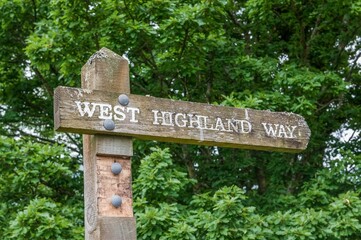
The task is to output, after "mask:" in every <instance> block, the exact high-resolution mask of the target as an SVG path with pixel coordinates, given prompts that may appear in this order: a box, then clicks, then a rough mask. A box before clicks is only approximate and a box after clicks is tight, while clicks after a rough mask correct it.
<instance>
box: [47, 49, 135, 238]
mask: <svg viewBox="0 0 361 240" xmlns="http://www.w3.org/2000/svg"><path fill="white" fill-rule="evenodd" d="M82 87H83V88H86V89H92V90H103V91H106V90H107V89H113V91H122V92H125V93H129V92H130V88H129V66H128V61H127V60H126V59H124V58H122V57H121V56H119V55H117V54H115V53H114V52H112V51H110V50H108V49H106V48H102V49H101V50H100V51H98V52H96V53H95V54H94V55H93V56H92V57H91V58H90V59H89V60H88V62H87V63H86V64H85V65H84V66H83V68H82ZM57 104H58V102H56V101H55V104H54V105H55V106H57ZM55 121H56V119H55ZM88 133H89V134H93V133H92V132H88ZM83 148H84V150H83V151H84V152H83V155H84V205H85V219H84V220H85V239H86V240H110V239H120V240H135V239H136V225H135V218H134V216H133V207H132V202H133V201H132V188H131V185H132V178H131V156H133V143H132V139H131V138H129V137H123V136H111V135H98V134H97V135H87V134H84V135H83ZM113 162H119V163H121V164H122V167H123V170H122V172H121V173H120V174H119V175H114V174H113V173H112V172H111V164H112V163H113ZM114 194H117V195H119V196H120V197H122V200H123V204H122V205H121V206H120V207H119V208H115V207H113V206H112V204H111V197H112V196H113V195H114Z"/></svg>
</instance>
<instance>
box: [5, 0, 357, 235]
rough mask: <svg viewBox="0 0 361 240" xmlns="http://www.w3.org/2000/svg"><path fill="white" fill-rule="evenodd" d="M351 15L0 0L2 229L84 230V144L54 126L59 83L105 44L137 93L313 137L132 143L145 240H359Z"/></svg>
mask: <svg viewBox="0 0 361 240" xmlns="http://www.w3.org/2000/svg"><path fill="white" fill-rule="evenodd" d="M360 9H361V8H360V3H359V1H352V0H349V1H344V0H332V1H331V0H326V1H323V0H322V1H321V0H315V1H299V0H286V1H285V0H274V1H266V0H250V1H232V0H219V1H195V0H187V1H179V0H162V1H160V0H150V1H139V0H135V1H117V0H91V1H74V0H50V1H49V0H47V1H45V0H33V1H28V0H14V1H8V0H0V11H1V13H2V15H1V18H0V135H1V137H0V200H1V204H0V238H1V239H6V238H11V237H15V236H16V238H20V239H21V238H24V239H25V238H32V239H36V238H37V239H46V238H50V239H53V238H55V239H56V238H63V239H69V238H77V237H81V236H82V235H81V234H78V232H79V231H80V227H81V226H82V225H83V217H82V215H83V214H82V211H83V210H82V185H83V183H82V172H81V169H82V168H81V161H79V160H80V158H81V153H82V144H81V138H80V136H79V135H72V134H55V133H54V131H53V107H52V102H53V90H54V88H55V87H57V86H59V85H65V86H80V71H81V67H82V65H84V64H85V63H86V61H87V59H88V58H89V57H90V56H91V55H92V54H93V53H94V52H96V51H97V50H99V49H100V48H101V47H107V48H109V49H111V50H113V51H115V52H116V53H119V54H124V55H125V56H126V57H128V59H129V61H130V71H131V73H130V79H131V89H132V93H134V94H141V95H146V94H149V95H153V96H157V97H165V98H171V99H180V100H189V101H195V102H207V103H214V104H221V105H227V106H235V107H242V108H255V109H268V110H271V111H287V112H295V113H298V114H301V115H303V116H304V117H305V118H306V121H307V123H308V124H309V126H310V128H311V132H312V134H311V140H310V143H309V146H308V148H307V150H306V151H304V152H302V153H299V154H286V153H284V154H283V153H269V152H256V151H246V150H238V149H223V148H218V147H200V146H187V145H177V144H168V143H158V142H150V141H149V142H144V141H135V144H134V149H135V150H134V157H133V160H132V164H133V166H132V169H133V173H132V175H133V176H134V178H135V180H134V186H133V187H134V196H135V197H136V203H135V211H136V214H137V221H138V230H137V232H138V234H139V238H140V239H358V238H359V236H360V235H361V234H360V230H359V229H360V226H359V224H360V215H359V214H360V209H359V206H360V181H359V176H360V167H361V166H360V161H361V159H360V150H361V149H360V146H361V143H360V140H361V138H360V129H361V127H360V126H361V125H360V123H361V118H360V116H361V94H360V91H361V88H360V87H361V75H360V69H361V66H360V49H361V41H360V36H361V28H360V24H359V23H360V22H361V10H360ZM346 133H348V134H346ZM69 151H70V152H72V154H71V156H72V157H70V156H69V154H68V152H69ZM70 220H71V221H72V222H71V223H70ZM27 225H29V226H31V227H29V228H27V227H26V226H27ZM37 229H40V230H41V231H40V230H39V231H38V230H37ZM37 234H38V235H37ZM49 234H50V235H49Z"/></svg>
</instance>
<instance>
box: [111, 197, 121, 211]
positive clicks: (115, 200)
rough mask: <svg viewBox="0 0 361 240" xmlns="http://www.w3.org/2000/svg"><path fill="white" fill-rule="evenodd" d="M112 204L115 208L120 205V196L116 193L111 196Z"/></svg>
mask: <svg viewBox="0 0 361 240" xmlns="http://www.w3.org/2000/svg"><path fill="white" fill-rule="evenodd" d="M112 205H113V206H114V207H116V208H118V207H120V206H121V205H122V198H121V197H120V196H118V195H113V196H112Z"/></svg>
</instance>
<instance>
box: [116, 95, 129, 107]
mask: <svg viewBox="0 0 361 240" xmlns="http://www.w3.org/2000/svg"><path fill="white" fill-rule="evenodd" d="M118 102H119V103H120V105H122V106H127V105H128V104H129V98H128V96H127V95H125V94H120V95H119V97H118Z"/></svg>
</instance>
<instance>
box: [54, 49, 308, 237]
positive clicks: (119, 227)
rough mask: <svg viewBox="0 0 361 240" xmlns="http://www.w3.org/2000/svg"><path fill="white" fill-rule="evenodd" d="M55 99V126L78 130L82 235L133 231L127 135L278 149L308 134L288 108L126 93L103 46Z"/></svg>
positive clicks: (118, 63)
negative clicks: (77, 83)
mask: <svg viewBox="0 0 361 240" xmlns="http://www.w3.org/2000/svg"><path fill="white" fill-rule="evenodd" d="M54 99H55V100H54V101H55V103H54V118H55V129H56V130H57V131H63V132H73V133H82V134H84V137H83V140H84V187H85V189H84V198H85V227H86V230H85V232H86V239H124V240H132V239H136V230H135V229H136V228H135V220H134V216H133V208H132V189H131V167H130V158H131V156H132V155H133V150H132V138H131V137H135V138H139V139H146V140H157V141H165V142H175V143H183V144H198V145H213V146H220V147H233V148H244V149H255V150H267V151H282V152H300V151H302V150H304V149H305V148H306V147H307V144H308V141H309V138H310V130H309V128H308V126H307V123H306V122H305V120H304V118H303V117H302V116H299V115H297V114H293V113H284V112H270V111H260V110H252V109H239V108H231V107H224V106H215V105H210V104H202V103H193V102H183V101H174V100H169V99H162V98H155V97H148V96H138V95H133V94H130V87H129V67H128V62H127V60H126V59H124V58H122V57H120V56H119V55H117V54H115V53H113V52H112V51H110V50H108V49H106V48H102V49H101V50H100V51H98V52H97V53H95V54H94V55H93V56H92V57H91V58H90V59H89V60H88V62H87V63H86V64H85V65H84V67H83V69H82V88H81V89H79V88H69V87H58V88H57V89H56V90H55V93H54ZM85 134H90V135H85ZM115 166H118V167H119V166H121V172H120V173H114V171H113V170H114V169H113V167H114V168H115ZM112 171H113V172H112Z"/></svg>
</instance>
